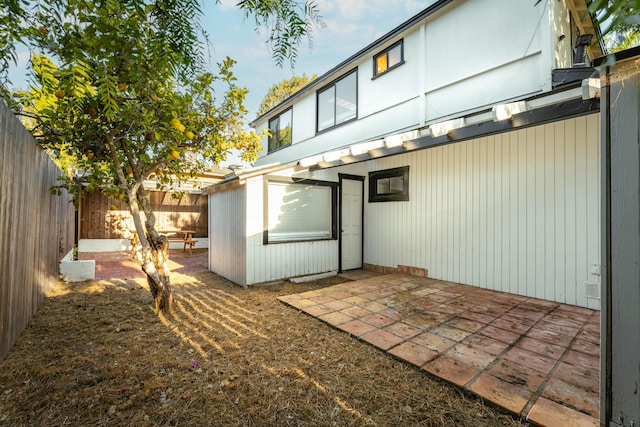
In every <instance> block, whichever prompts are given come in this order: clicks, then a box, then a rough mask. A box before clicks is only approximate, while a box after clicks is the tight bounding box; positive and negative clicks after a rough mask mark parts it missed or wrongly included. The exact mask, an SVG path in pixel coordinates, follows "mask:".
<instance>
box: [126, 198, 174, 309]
mask: <svg viewBox="0 0 640 427" xmlns="http://www.w3.org/2000/svg"><path fill="white" fill-rule="evenodd" d="M138 204H140V206H142V208H143V210H144V211H145V217H146V220H145V223H144V225H143V224H142V216H141V212H140V209H139V207H138ZM129 207H130V208H131V215H132V217H133V222H134V224H135V227H136V232H137V233H138V239H139V240H140V245H139V247H138V248H136V249H135V257H136V259H137V260H138V262H139V263H140V265H141V266H142V271H144V273H145V274H146V275H147V283H148V285H149V290H150V291H151V295H152V296H153V300H154V302H155V306H156V312H161V311H162V312H168V311H169V310H171V303H172V301H173V297H172V294H171V283H170V281H169V272H170V271H169V263H168V261H169V241H168V239H167V237H166V236H162V235H160V234H159V233H158V232H157V230H156V229H155V216H154V214H153V211H152V210H151V204H150V203H149V195H148V194H147V193H146V191H145V190H144V189H142V188H141V189H139V190H138V191H135V189H133V190H132V191H130V193H129Z"/></svg>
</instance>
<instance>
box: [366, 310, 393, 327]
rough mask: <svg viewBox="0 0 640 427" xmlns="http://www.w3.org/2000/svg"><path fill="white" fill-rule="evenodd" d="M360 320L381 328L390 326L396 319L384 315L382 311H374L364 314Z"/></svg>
mask: <svg viewBox="0 0 640 427" xmlns="http://www.w3.org/2000/svg"><path fill="white" fill-rule="evenodd" d="M360 320H362V321H363V322H367V323H369V324H371V325H373V326H377V327H379V328H382V327H385V326H388V325H390V324H392V323H394V322H395V320H393V319H392V318H390V317H387V316H384V315H382V314H380V313H372V314H369V315H367V316H363V317H362V318H361V319H360Z"/></svg>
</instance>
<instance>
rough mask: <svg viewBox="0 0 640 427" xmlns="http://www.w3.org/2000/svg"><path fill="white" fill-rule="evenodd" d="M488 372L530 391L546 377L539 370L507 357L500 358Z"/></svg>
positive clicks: (533, 390)
mask: <svg viewBox="0 0 640 427" xmlns="http://www.w3.org/2000/svg"><path fill="white" fill-rule="evenodd" d="M489 373H490V374H491V375H493V376H495V377H497V378H500V379H501V380H504V381H506V382H508V383H511V384H513V385H515V386H520V387H525V388H526V389H527V390H529V391H532V392H535V391H536V390H538V387H540V384H542V382H543V381H544V380H545V379H546V378H547V376H546V375H542V374H541V373H540V372H537V371H535V370H533V369H530V368H528V367H526V366H524V365H522V364H520V363H515V362H512V361H511V360H507V359H500V360H499V361H498V363H496V364H495V365H493V366H492V367H491V369H489Z"/></svg>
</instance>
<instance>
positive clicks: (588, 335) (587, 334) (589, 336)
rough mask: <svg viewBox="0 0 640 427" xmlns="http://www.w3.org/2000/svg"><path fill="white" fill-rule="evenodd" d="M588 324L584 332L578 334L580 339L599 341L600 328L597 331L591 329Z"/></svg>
mask: <svg viewBox="0 0 640 427" xmlns="http://www.w3.org/2000/svg"><path fill="white" fill-rule="evenodd" d="M588 326H590V325H588ZM588 326H585V328H584V329H583V330H582V332H580V334H578V339H581V340H586V341H591V342H593V343H599V342H600V330H598V331H597V332H594V331H592V330H589V328H588Z"/></svg>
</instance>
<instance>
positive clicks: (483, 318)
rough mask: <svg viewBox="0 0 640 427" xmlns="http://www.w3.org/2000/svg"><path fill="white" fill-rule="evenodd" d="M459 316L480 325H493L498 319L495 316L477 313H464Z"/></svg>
mask: <svg viewBox="0 0 640 427" xmlns="http://www.w3.org/2000/svg"><path fill="white" fill-rule="evenodd" d="M459 316H460V317H463V318H465V319H469V320H473V321H476V322H480V323H491V322H493V321H494V320H496V318H497V317H498V316H497V315H495V314H483V313H475V312H473V311H465V312H463V313H460V315H459Z"/></svg>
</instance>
